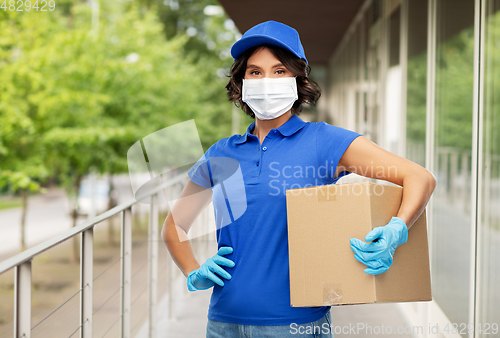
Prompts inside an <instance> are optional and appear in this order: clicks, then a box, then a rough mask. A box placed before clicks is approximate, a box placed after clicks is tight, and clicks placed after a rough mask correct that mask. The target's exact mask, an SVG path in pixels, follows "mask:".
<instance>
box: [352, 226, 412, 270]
mask: <svg viewBox="0 0 500 338" xmlns="http://www.w3.org/2000/svg"><path fill="white" fill-rule="evenodd" d="M407 240H408V228H407V226H406V224H405V222H404V221H403V220H402V219H401V218H399V217H392V219H391V220H390V222H389V223H388V224H387V225H384V226H379V227H376V228H373V230H372V231H370V232H369V233H368V234H367V235H366V237H365V241H366V242H371V243H366V242H363V241H362V240H359V239H357V238H351V240H350V242H351V250H352V251H353V252H354V258H356V260H358V261H359V262H361V263H363V264H364V265H366V266H367V269H365V270H364V272H365V273H368V274H371V275H379V274H381V273H384V272H386V271H387V270H388V269H389V267H390V266H391V265H392V261H393V256H394V251H395V250H396V248H397V247H398V246H400V245H401V244H403V243H406V241H407Z"/></svg>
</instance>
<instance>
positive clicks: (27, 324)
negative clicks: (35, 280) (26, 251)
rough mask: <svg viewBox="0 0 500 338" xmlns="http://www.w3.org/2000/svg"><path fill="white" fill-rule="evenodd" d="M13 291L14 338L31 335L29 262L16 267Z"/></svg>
mask: <svg viewBox="0 0 500 338" xmlns="http://www.w3.org/2000/svg"><path fill="white" fill-rule="evenodd" d="M14 285H15V290H14V338H21V337H23V338H29V337H30V335H31V261H27V262H24V263H22V264H20V265H17V266H16V272H15V281H14Z"/></svg>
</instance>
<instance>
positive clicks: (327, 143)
mask: <svg viewBox="0 0 500 338" xmlns="http://www.w3.org/2000/svg"><path fill="white" fill-rule="evenodd" d="M358 136H361V134H359V133H356V132H354V131H351V130H348V129H344V128H341V127H337V126H333V125H331V124H328V123H325V122H321V123H319V126H318V130H317V133H316V149H317V154H318V165H319V166H325V165H326V167H327V168H328V170H326V172H327V179H328V180H329V181H330V182H331V183H335V182H337V181H338V180H339V179H340V178H341V177H342V176H345V175H347V174H350V172H349V171H343V172H341V173H340V174H339V176H338V177H336V178H334V175H335V172H336V171H337V166H338V163H339V161H340V158H341V157H342V155H344V152H345V151H346V150H347V148H348V147H349V145H350V144H351V143H352V141H354V139H355V138H356V137H358Z"/></svg>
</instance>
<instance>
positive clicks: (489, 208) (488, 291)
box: [477, 0, 500, 337]
mask: <svg viewBox="0 0 500 338" xmlns="http://www.w3.org/2000/svg"><path fill="white" fill-rule="evenodd" d="M486 10H487V17H486V21H485V40H484V41H485V52H484V61H485V62H484V76H485V78H484V115H483V116H484V120H483V135H482V138H483V158H482V161H483V163H482V165H481V170H482V180H481V190H482V203H481V210H480V212H481V221H482V234H481V237H480V238H478V250H480V256H479V257H480V260H481V261H480V262H479V263H478V264H480V276H479V283H478V285H477V286H478V288H479V291H480V292H479V295H478V300H479V304H480V306H479V318H478V319H479V322H481V323H490V324H491V323H497V325H500V323H499V318H500V306H498V304H500V290H499V288H498V286H499V285H500V259H499V257H500V208H499V206H500V0H489V1H486ZM485 328H486V327H485V324H483V332H481V335H480V337H483V336H484V337H486V336H491V335H492V334H493V335H499V331H498V326H497V328H496V334H495V333H494V331H493V329H494V328H490V330H489V334H487V332H486V330H485Z"/></svg>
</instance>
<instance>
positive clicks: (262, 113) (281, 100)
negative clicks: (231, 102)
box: [242, 77, 298, 120]
mask: <svg viewBox="0 0 500 338" xmlns="http://www.w3.org/2000/svg"><path fill="white" fill-rule="evenodd" d="M242 91H243V96H242V101H243V102H245V103H246V104H247V105H248V106H249V107H250V108H251V109H252V110H253V112H254V113H255V116H256V117H257V118H259V119H261V120H271V119H275V118H277V117H279V116H281V115H283V114H284V113H286V112H287V111H288V110H290V108H292V106H293V103H294V102H295V101H296V100H297V99H298V94H297V80H296V78H295V77H283V78H277V79H271V78H268V77H265V78H262V79H248V80H246V79H243V88H242Z"/></svg>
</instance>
